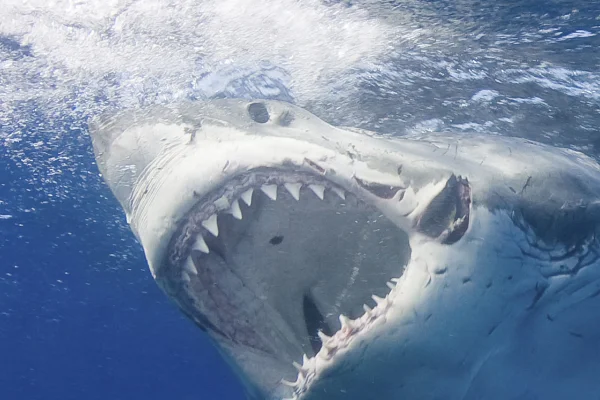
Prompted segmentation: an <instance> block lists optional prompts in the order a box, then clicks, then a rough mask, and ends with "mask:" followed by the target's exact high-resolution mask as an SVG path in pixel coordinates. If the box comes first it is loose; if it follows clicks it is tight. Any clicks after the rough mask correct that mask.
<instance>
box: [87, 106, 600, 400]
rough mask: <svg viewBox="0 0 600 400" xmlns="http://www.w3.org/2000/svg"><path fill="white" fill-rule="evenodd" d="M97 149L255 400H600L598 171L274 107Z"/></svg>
mask: <svg viewBox="0 0 600 400" xmlns="http://www.w3.org/2000/svg"><path fill="white" fill-rule="evenodd" d="M90 132H91V135H92V139H93V144H94V151H95V154H96V159H97V162H98V166H99V168H100V170H101V172H102V174H103V177H104V179H105V180H106V182H107V183H108V184H109V186H110V188H111V190H112V191H113V193H114V194H115V196H116V198H117V199H118V200H119V202H120V203H121V205H122V207H123V209H124V211H125V214H126V216H127V220H128V222H129V224H130V226H131V229H132V231H133V233H134V234H135V235H136V237H137V238H138V239H139V241H140V242H141V244H142V246H143V248H144V252H145V255H146V258H147V260H148V264H149V267H150V271H151V273H152V275H153V276H154V277H155V279H156V281H157V283H158V284H159V285H160V286H161V288H162V289H163V290H164V291H165V292H166V293H167V294H168V295H169V297H170V298H171V299H173V300H174V301H175V302H176V303H177V304H178V305H179V307H180V309H181V310H182V311H183V312H184V313H185V314H186V315H187V316H189V318H190V319H191V320H193V321H195V323H196V324H197V325H198V326H199V327H200V328H201V329H203V330H204V331H205V332H206V333H207V334H208V335H209V336H210V337H211V338H212V340H213V341H214V342H215V344H216V346H217V347H218V348H219V349H220V351H221V352H222V354H223V356H224V358H225V359H226V360H227V361H228V362H229V363H230V364H231V366H232V368H233V369H234V370H235V371H236V372H237V374H238V375H239V377H240V379H241V380H242V382H243V383H244V384H245V386H246V388H247V391H248V394H249V397H250V398H253V399H265V398H266V399H281V398H293V399H299V400H317V399H327V400H331V399H368V398H374V397H376V398H378V399H386V400H388V399H390V400H391V399H393V400H395V399H398V398H409V399H453V400H454V399H462V400H473V399H480V398H486V399H490V400H496V399H498V400H507V399H522V398H532V397H536V396H537V398H545V399H562V398H567V397H568V396H569V395H570V394H571V393H572V390H573V387H574V386H576V387H577V388H578V393H583V394H582V396H581V398H595V397H593V396H596V395H597V393H598V392H599V391H600V387H599V385H598V384H597V377H596V376H595V375H594V374H595V371H597V369H598V368H599V365H598V361H597V360H599V359H600V357H596V356H591V355H590V354H591V353H590V351H589V349H590V348H597V347H595V346H597V337H598V336H599V335H600V324H599V323H598V322H597V320H598V319H597V309H598V307H600V304H599V303H600V295H599V294H600V244H599V241H598V239H597V238H598V237H599V236H598V226H599V224H600V201H599V199H600V178H599V177H600V166H599V165H598V164H597V163H596V162H595V161H593V160H591V159H590V158H588V157H586V156H584V155H582V154H580V153H577V152H573V151H570V150H564V149H555V148H551V147H547V146H542V145H539V144H536V143H531V142H528V141H525V140H520V139H515V138H509V137H491V136H476V135H473V136H467V135H463V136H460V137H457V136H452V135H451V136H444V135H428V136H426V137H422V138H419V139H418V140H417V139H415V138H412V139H404V138H390V137H382V136H378V135H376V134H374V133H371V132H366V131H361V130H358V129H350V128H346V129H340V128H336V127H333V126H331V125H329V124H327V123H325V122H323V121H321V120H320V119H318V118H317V117H315V116H314V115H312V114H310V113H308V112H306V111H304V110H302V109H300V108H298V107H295V106H293V105H290V104H286V103H281V102H274V101H246V100H218V101H212V102H206V103H183V104H178V105H176V106H174V107H173V108H165V107H155V108H151V109H149V110H141V111H137V112H129V113H128V112H125V113H123V114H122V115H118V116H113V117H109V118H104V119H101V120H98V121H95V122H93V123H92V124H91V130H90ZM365 304H366V307H365V306H364V305H365ZM559 366H565V368H567V369H568V371H565V370H563V369H560V368H559ZM499 372H501V373H499ZM567 372H568V376H569V379H564V376H565V373H567Z"/></svg>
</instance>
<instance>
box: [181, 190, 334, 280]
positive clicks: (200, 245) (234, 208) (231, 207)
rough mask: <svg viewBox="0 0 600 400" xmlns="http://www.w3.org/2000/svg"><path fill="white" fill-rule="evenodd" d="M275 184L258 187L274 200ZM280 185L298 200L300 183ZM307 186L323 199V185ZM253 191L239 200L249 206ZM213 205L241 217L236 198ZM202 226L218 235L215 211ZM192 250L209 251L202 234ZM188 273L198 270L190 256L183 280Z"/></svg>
mask: <svg viewBox="0 0 600 400" xmlns="http://www.w3.org/2000/svg"><path fill="white" fill-rule="evenodd" d="M277 186H278V185H276V184H265V185H262V186H261V187H260V190H261V191H262V192H263V193H264V194H265V195H267V197H268V198H270V199H271V200H273V201H275V200H277ZM282 186H283V187H284V188H285V189H286V190H287V191H288V192H289V193H290V194H291V195H292V197H293V198H294V199H295V200H296V201H299V200H300V189H302V186H303V184H302V183H299V182H293V183H292V182H286V183H284V184H283V185H282ZM307 187H308V188H309V189H310V190H311V191H312V192H313V193H314V194H315V195H316V196H317V197H318V198H319V199H321V200H324V199H325V186H323V185H317V184H310V185H307ZM331 191H332V192H334V193H335V194H336V195H338V196H339V198H340V199H342V200H346V193H345V192H344V191H343V190H342V189H340V188H337V187H333V188H331ZM253 193H254V189H252V188H250V189H248V190H246V191H245V192H244V193H242V195H241V196H240V200H242V201H243V202H244V203H246V204H247V205H248V206H250V205H251V204H252V194H253ZM215 205H216V206H217V209H218V210H226V211H225V212H226V213H228V214H231V215H232V216H233V217H234V218H236V219H238V220H241V219H242V218H243V215H242V210H241V208H240V203H239V200H238V199H234V200H233V201H232V202H231V204H229V201H228V200H227V199H225V198H221V199H219V200H217V201H216V202H215ZM202 226H203V227H204V228H205V229H206V230H207V231H208V232H210V233H211V235H213V236H214V237H217V236H219V225H218V223H217V214H216V213H215V214H213V215H211V216H210V217H209V218H207V219H206V220H204V221H202ZM192 250H198V251H201V252H202V253H205V254H209V253H210V249H209V248H208V245H207V244H206V241H204V237H203V236H202V234H198V236H197V237H196V242H195V243H194V245H193V246H192ZM190 275H198V270H197V269H196V266H195V265H194V262H193V261H192V258H191V257H188V259H187V260H186V261H185V263H184V264H183V272H182V279H183V281H184V282H189V281H190Z"/></svg>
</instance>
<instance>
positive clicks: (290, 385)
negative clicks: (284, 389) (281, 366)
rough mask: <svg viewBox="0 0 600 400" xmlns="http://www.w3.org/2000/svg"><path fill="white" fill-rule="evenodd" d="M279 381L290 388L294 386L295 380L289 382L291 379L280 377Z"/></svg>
mask: <svg viewBox="0 0 600 400" xmlns="http://www.w3.org/2000/svg"><path fill="white" fill-rule="evenodd" d="M279 382H281V383H282V384H283V385H285V386H289V387H291V388H295V387H296V382H291V381H288V380H287V379H282V380H280V381H279Z"/></svg>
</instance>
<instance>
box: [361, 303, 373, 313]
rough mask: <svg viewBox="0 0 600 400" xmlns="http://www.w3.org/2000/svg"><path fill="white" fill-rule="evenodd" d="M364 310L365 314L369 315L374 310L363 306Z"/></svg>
mask: <svg viewBox="0 0 600 400" xmlns="http://www.w3.org/2000/svg"><path fill="white" fill-rule="evenodd" d="M363 310H365V313H367V314H369V313H370V312H371V310H372V308H371V307H369V306H368V305H366V304H363Z"/></svg>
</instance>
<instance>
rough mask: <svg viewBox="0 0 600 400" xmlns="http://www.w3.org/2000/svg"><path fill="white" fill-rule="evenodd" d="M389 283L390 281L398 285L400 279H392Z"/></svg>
mask: <svg viewBox="0 0 600 400" xmlns="http://www.w3.org/2000/svg"><path fill="white" fill-rule="evenodd" d="M390 281H392V282H394V283H398V282H400V278H392V279H390Z"/></svg>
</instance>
